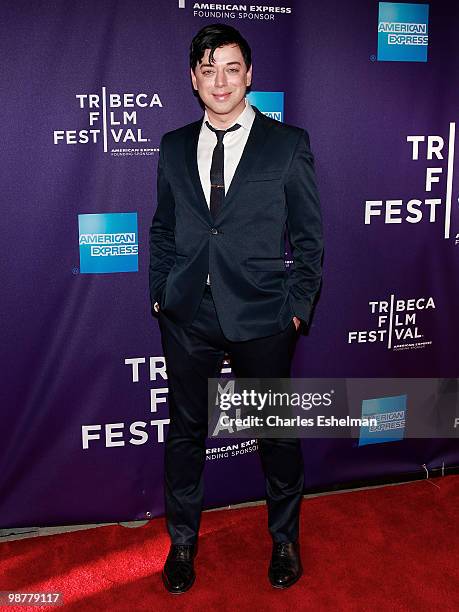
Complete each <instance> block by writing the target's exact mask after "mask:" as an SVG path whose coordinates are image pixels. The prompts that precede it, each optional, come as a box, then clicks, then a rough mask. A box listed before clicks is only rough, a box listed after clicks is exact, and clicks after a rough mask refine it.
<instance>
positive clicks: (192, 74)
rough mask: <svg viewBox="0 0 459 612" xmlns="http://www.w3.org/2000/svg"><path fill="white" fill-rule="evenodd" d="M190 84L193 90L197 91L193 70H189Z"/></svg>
mask: <svg viewBox="0 0 459 612" xmlns="http://www.w3.org/2000/svg"><path fill="white" fill-rule="evenodd" d="M190 75H191V82H192V83H193V89H194V90H195V91H197V90H198V85H197V83H196V75H195V74H194V72H193V68H190Z"/></svg>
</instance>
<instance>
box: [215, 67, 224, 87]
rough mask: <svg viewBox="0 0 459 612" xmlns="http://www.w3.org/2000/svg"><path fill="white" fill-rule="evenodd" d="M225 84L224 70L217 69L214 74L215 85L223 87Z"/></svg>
mask: <svg viewBox="0 0 459 612" xmlns="http://www.w3.org/2000/svg"><path fill="white" fill-rule="evenodd" d="M225 85H226V74H225V71H224V70H217V73H216V75H215V87H224V86H225Z"/></svg>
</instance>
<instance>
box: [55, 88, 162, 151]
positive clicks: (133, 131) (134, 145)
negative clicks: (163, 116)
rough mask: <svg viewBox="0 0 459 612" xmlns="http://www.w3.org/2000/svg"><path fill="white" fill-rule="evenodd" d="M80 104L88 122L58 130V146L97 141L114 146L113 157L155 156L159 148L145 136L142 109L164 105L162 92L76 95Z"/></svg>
mask: <svg viewBox="0 0 459 612" xmlns="http://www.w3.org/2000/svg"><path fill="white" fill-rule="evenodd" d="M75 97H76V99H77V100H78V106H79V108H80V110H82V111H84V112H85V114H86V116H87V119H88V125H87V127H85V128H83V129H69V130H54V134H53V138H54V144H55V145H62V144H65V145H81V144H95V145H101V146H102V147H103V150H104V153H107V152H108V150H109V147H111V148H110V154H111V155H112V156H123V157H126V156H134V155H142V156H143V155H154V153H155V152H157V151H158V148H151V147H148V146H147V143H149V142H150V138H146V137H145V136H144V133H143V130H142V128H141V127H139V125H138V121H139V110H140V111H141V110H144V109H151V108H154V107H159V108H162V107H163V105H162V103H161V100H160V97H159V94H157V93H155V94H146V93H137V94H134V93H123V94H120V93H108V92H107V88H106V87H102V93H101V94H96V93H90V94H76V96H75Z"/></svg>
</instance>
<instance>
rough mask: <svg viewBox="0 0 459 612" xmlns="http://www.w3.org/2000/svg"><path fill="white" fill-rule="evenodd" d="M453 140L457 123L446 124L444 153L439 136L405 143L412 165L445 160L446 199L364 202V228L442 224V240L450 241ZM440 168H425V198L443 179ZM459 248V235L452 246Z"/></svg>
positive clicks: (422, 137) (413, 138) (442, 143)
mask: <svg viewBox="0 0 459 612" xmlns="http://www.w3.org/2000/svg"><path fill="white" fill-rule="evenodd" d="M455 137H456V123H454V122H451V123H450V124H449V136H448V146H447V151H445V150H444V149H445V144H446V143H445V139H444V138H443V137H442V136H436V135H432V136H407V137H406V140H407V142H408V143H409V145H410V147H411V159H412V160H413V161H419V160H426V161H431V160H434V161H435V163H437V160H438V161H443V162H445V159H446V181H445V183H446V185H445V197H444V198H443V199H442V198H423V199H419V198H412V199H410V200H408V202H404V201H403V200H366V202H365V225H371V224H376V223H377V224H380V223H383V224H385V225H391V224H394V223H408V224H411V225H416V224H417V223H421V222H425V221H427V222H428V223H432V224H434V223H437V222H440V221H442V222H443V236H444V238H445V239H449V238H450V232H451V209H452V199H453V197H452V196H453V172H454V147H455ZM444 170H445V168H444V167H442V166H435V167H430V166H429V167H427V168H426V173H425V185H424V191H425V193H426V194H429V192H431V191H432V185H433V184H435V183H440V179H441V178H442V177H443V176H444V175H445V172H444ZM454 244H456V245H458V244H459V234H456V236H455V243H454Z"/></svg>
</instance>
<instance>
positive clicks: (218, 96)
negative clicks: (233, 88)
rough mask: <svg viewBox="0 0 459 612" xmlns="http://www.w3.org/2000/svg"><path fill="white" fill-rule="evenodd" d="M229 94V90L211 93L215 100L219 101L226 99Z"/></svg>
mask: <svg viewBox="0 0 459 612" xmlns="http://www.w3.org/2000/svg"><path fill="white" fill-rule="evenodd" d="M230 95H231V92H227V93H224V94H212V96H213V97H214V98H215V99H216V100H218V101H221V102H224V101H225V100H228V98H229V97H230Z"/></svg>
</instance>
